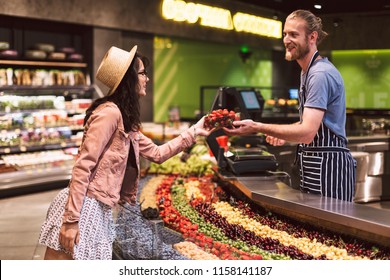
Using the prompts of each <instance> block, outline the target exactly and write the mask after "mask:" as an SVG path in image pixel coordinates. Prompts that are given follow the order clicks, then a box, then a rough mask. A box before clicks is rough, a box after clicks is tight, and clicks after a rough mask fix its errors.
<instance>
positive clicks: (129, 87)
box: [84, 52, 149, 133]
mask: <svg viewBox="0 0 390 280" xmlns="http://www.w3.org/2000/svg"><path fill="white" fill-rule="evenodd" d="M140 60H141V61H142V62H143V64H144V67H145V68H146V67H147V66H148V65H149V60H148V58H147V57H145V56H143V55H142V54H141V53H139V52H136V54H135V56H134V59H133V61H132V62H131V64H130V66H129V69H128V70H127V72H126V74H125V75H124V77H123V79H122V81H121V82H120V84H119V86H118V87H117V88H116V90H115V91H114V93H113V94H111V95H109V96H105V97H102V98H98V99H96V100H95V101H94V102H93V103H92V104H91V106H90V107H89V108H88V109H87V112H86V115H85V118H84V125H85V124H86V123H87V121H88V119H89V117H90V116H91V114H92V112H93V111H94V110H95V109H96V108H97V107H98V106H99V105H100V104H103V103H105V102H106V101H111V102H113V103H115V104H116V105H117V106H118V108H119V110H120V111H121V114H122V119H123V125H124V128H125V131H126V132H127V133H128V132H130V131H138V130H139V129H140V127H141V120H140V104H139V96H138V89H137V87H138V70H139V68H140V65H139V64H140V63H139V61H140Z"/></svg>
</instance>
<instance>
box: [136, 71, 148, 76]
mask: <svg viewBox="0 0 390 280" xmlns="http://www.w3.org/2000/svg"><path fill="white" fill-rule="evenodd" d="M138 75H141V76H143V77H147V76H148V72H147V71H146V70H143V71H141V72H138Z"/></svg>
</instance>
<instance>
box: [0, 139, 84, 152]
mask: <svg viewBox="0 0 390 280" xmlns="http://www.w3.org/2000/svg"><path fill="white" fill-rule="evenodd" d="M78 146H79V143H76V142H62V143H58V144H45V145H33V146H13V147H12V146H11V147H0V155H8V154H17V153H26V152H37V151H48V150H58V149H66V148H75V147H78Z"/></svg>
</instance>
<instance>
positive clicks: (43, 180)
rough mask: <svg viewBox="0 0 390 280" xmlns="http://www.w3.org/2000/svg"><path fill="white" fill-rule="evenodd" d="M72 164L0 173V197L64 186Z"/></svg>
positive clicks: (69, 175)
mask: <svg viewBox="0 0 390 280" xmlns="http://www.w3.org/2000/svg"><path fill="white" fill-rule="evenodd" d="M71 171H72V165H71V164H65V165H61V166H55V167H36V168H32V169H28V170H19V171H14V172H6V173H1V174H0V198H3V197H8V196H13V195H19V194H25V193H32V192H38V191H42V190H46V189H56V188H62V187H65V186H66V185H67V184H68V182H69V180H70V177H71Z"/></svg>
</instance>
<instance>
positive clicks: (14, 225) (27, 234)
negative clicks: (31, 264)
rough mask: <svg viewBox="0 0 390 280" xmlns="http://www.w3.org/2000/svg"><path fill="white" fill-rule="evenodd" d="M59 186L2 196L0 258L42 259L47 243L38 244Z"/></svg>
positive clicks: (0, 209)
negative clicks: (47, 213)
mask: <svg viewBox="0 0 390 280" xmlns="http://www.w3.org/2000/svg"><path fill="white" fill-rule="evenodd" d="M58 192H59V190H50V191H45V192H39V193H34V194H28V195H21V196H15V197H9V198H2V199H0V259H1V260H42V259H43V256H44V253H45V247H43V246H41V245H39V244H38V237H39V232H40V227H41V224H42V222H43V221H44V219H45V217H46V211H47V208H48V207H49V204H50V202H51V201H52V199H53V198H54V196H55V195H56V194H57V193H58Z"/></svg>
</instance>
